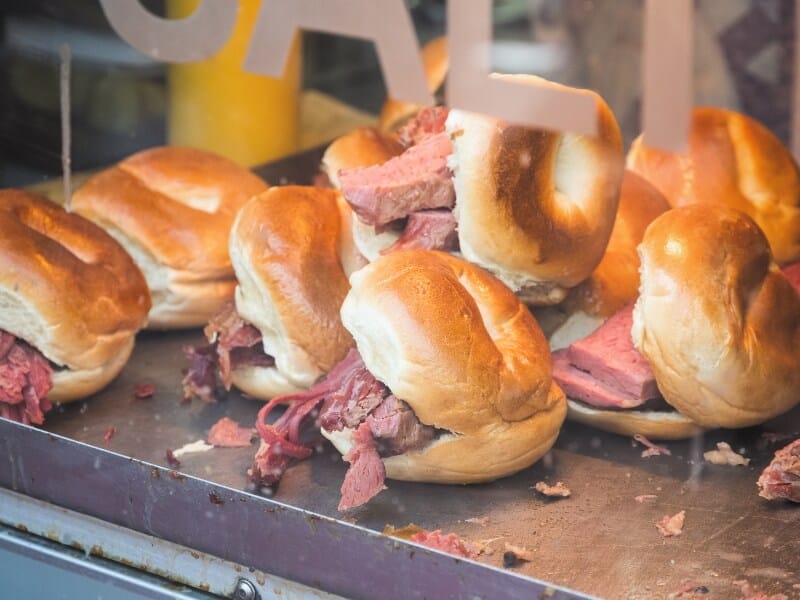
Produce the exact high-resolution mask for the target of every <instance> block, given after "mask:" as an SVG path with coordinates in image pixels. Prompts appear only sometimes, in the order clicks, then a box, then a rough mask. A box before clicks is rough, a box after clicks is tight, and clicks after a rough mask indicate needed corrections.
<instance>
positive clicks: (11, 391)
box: [0, 189, 150, 425]
mask: <svg viewBox="0 0 800 600" xmlns="http://www.w3.org/2000/svg"><path fill="white" fill-rule="evenodd" d="M149 310H150V293H149V291H148V289H147V284H146V282H145V279H144V276H143V275H142V273H141V271H140V270H139V268H138V267H137V266H136V264H135V263H134V262H133V260H132V259H131V257H130V256H129V255H128V254H127V252H126V251H125V250H124V249H123V248H122V246H121V245H120V244H118V243H117V242H116V241H115V240H114V239H113V238H112V237H111V236H110V235H108V234H107V233H106V232H105V231H103V230H102V229H101V228H100V227H98V226H96V225H95V224H94V223H92V222H91V221H88V220H87V219H84V218H83V217H81V216H80V215H77V214H74V213H68V212H67V211H65V210H64V209H63V208H62V207H60V206H58V205H57V204H55V203H53V202H50V201H49V200H47V199H46V198H44V197H42V196H38V195H35V194H32V193H30V192H26V191H22V190H14V189H4V190H0V416H2V417H5V418H8V419H12V420H15V421H21V422H23V423H28V424H35V425H41V424H42V422H43V421H44V414H45V413H46V412H47V410H49V409H50V408H51V406H52V404H54V403H66V402H71V401H74V400H79V399H82V398H85V397H86V396H89V395H91V394H93V393H94V392H97V391H99V390H100V389H101V388H103V387H105V386H106V385H107V384H108V383H109V382H110V381H111V380H112V379H114V377H116V376H117V374H118V373H119V372H120V371H121V370H122V368H123V367H124V365H125V364H126V362H127V361H128V358H129V357H130V355H131V352H132V350H133V346H134V341H135V336H136V333H137V331H139V330H140V329H141V328H142V327H143V326H144V325H145V323H146V320H147V314H148V311H149Z"/></svg>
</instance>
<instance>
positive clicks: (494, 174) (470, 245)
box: [338, 76, 624, 305]
mask: <svg viewBox="0 0 800 600" xmlns="http://www.w3.org/2000/svg"><path fill="white" fill-rule="evenodd" d="M507 77H513V78H514V79H515V80H520V81H523V82H524V81H526V80H528V79H529V78H532V77H533V76H507ZM537 81H540V80H538V79H537ZM547 84H548V85H550V86H553V87H560V86H558V84H555V83H549V82H548V83H547ZM586 93H588V94H591V95H592V97H593V98H594V100H595V104H596V107H597V123H598V135H597V136H585V135H576V134H572V133H560V132H552V131H546V130H542V129H532V128H527V127H521V126H517V125H513V124H509V123H506V122H503V121H500V120H498V119H495V118H491V117H487V116H482V115H478V114H474V113H468V112H465V111H462V110H457V109H448V108H446V107H433V108H424V109H422V110H420V111H419V112H418V114H417V116H416V117H415V118H414V119H413V120H411V121H410V122H409V123H407V124H406V125H405V126H404V127H403V128H402V129H401V130H400V131H399V132H398V134H397V135H398V139H400V141H401V142H402V143H403V145H404V146H405V148H406V149H405V151H404V152H403V153H402V154H400V155H399V156H395V157H392V158H390V159H389V160H388V161H386V162H384V163H382V164H378V165H373V166H367V167H355V168H351V169H343V170H340V171H339V173H338V180H339V185H340V187H341V190H342V194H343V196H344V198H345V200H347V202H348V203H349V204H350V206H351V207H352V208H353V212H354V224H353V231H354V236H355V241H356V245H357V247H358V249H359V251H360V252H361V253H362V254H363V255H364V256H365V257H366V258H367V259H368V260H375V259H376V258H377V257H379V256H381V255H383V254H386V253H388V252H393V251H397V250H403V249H412V248H421V249H432V250H444V251H449V252H457V253H460V255H461V256H463V257H464V258H465V259H467V260H468V261H470V262H473V263H475V264H478V265H480V266H482V267H484V268H485V269H487V270H489V271H490V272H492V273H493V274H494V275H495V276H496V277H498V278H499V279H500V280H501V281H503V282H504V283H505V284H506V285H508V286H509V287H510V288H511V289H512V290H514V291H515V292H516V293H517V294H518V295H519V296H520V297H521V298H522V299H523V300H524V301H526V302H528V303H530V304H533V305H552V304H556V303H558V302H561V301H562V300H563V299H564V297H565V296H566V294H567V291H568V290H569V289H570V288H572V287H574V286H576V285H578V284H579V283H580V282H581V281H583V280H585V279H586V278H587V277H589V275H591V273H592V271H593V270H594V269H595V267H596V266H597V265H598V264H599V262H600V260H601V258H602V256H603V253H604V251H605V248H606V244H607V243H608V239H609V236H610V235H611V229H612V227H613V224H614V216H615V214H616V211H617V203H618V200H619V193H620V187H621V185H622V172H623V162H624V161H623V152H622V139H621V135H620V131H619V127H618V125H617V122H616V120H615V119H614V116H613V115H612V113H611V111H610V109H609V108H608V106H607V105H606V103H605V102H604V101H603V100H602V98H600V97H599V96H598V95H597V94H594V93H593V92H588V91H587V92H586Z"/></svg>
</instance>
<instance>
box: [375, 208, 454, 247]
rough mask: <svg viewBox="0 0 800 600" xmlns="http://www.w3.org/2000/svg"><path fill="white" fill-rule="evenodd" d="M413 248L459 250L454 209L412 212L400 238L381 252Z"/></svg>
mask: <svg viewBox="0 0 800 600" xmlns="http://www.w3.org/2000/svg"><path fill="white" fill-rule="evenodd" d="M412 248H419V249H422V250H458V233H456V218H455V216H453V211H451V210H421V211H419V212H415V213H411V214H410V215H409V216H408V222H407V223H406V226H405V229H403V233H402V234H401V236H400V238H399V239H398V240H397V241H396V242H395V243H394V244H392V245H391V246H387V247H386V248H384V249H383V250H381V254H388V253H389V252H394V251H395V250H410V249H412Z"/></svg>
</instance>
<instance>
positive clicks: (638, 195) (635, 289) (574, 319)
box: [537, 170, 670, 350]
mask: <svg viewBox="0 0 800 600" xmlns="http://www.w3.org/2000/svg"><path fill="white" fill-rule="evenodd" d="M669 208H670V207H669V204H668V203H667V199H666V198H665V197H664V195H663V194H662V193H661V192H659V191H658V190H657V189H656V188H655V187H654V186H653V185H652V184H650V183H648V182H647V180H645V179H644V178H642V177H640V176H639V175H637V174H636V173H634V172H633V171H630V170H626V171H625V173H624V175H623V177H622V191H621V192H620V197H619V208H618V209H617V217H616V219H615V220H614V228H613V229H612V230H611V237H610V238H609V240H608V246H606V251H605V254H603V259H602V260H601V261H600V264H599V265H597V268H596V269H595V270H594V271H593V272H592V275H591V276H590V277H589V278H588V279H586V280H585V281H583V282H581V283H580V284H578V285H577V286H576V287H574V288H572V289H571V290H570V291H569V294H568V295H567V298H566V299H565V300H564V302H562V303H561V305H560V306H559V307H558V310H560V311H561V312H562V313H563V315H564V318H565V319H566V320H565V321H564V322H563V323H561V324H560V325H559V327H558V329H557V330H556V331H554V332H553V334H552V336H551V337H550V348H551V349H553V350H557V349H560V348H566V347H567V346H569V345H570V344H571V343H572V342H574V341H576V340H578V339H580V338H584V337H586V336H587V335H589V334H590V333H592V331H594V330H595V329H597V328H598V327H599V326H600V325H602V324H603V322H604V321H605V320H606V319H607V318H608V317H610V316H611V315H613V314H614V313H615V312H617V311H618V310H621V309H622V308H623V307H624V306H625V305H627V304H630V303H632V302H635V301H636V298H637V297H638V296H639V254H638V252H637V250H636V249H637V246H638V245H639V243H640V242H641V241H642V238H643V237H644V232H645V230H646V229H647V226H648V225H649V224H650V223H651V222H652V221H653V219H655V218H656V217H657V216H658V215H660V214H662V213H664V212H666V211H667V210H669ZM537 316H538V315H537Z"/></svg>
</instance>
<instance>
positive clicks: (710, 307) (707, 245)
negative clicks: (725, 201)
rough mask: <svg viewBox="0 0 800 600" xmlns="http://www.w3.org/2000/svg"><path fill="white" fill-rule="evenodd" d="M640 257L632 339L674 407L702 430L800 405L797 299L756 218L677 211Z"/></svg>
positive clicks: (657, 227) (716, 210)
mask: <svg viewBox="0 0 800 600" xmlns="http://www.w3.org/2000/svg"><path fill="white" fill-rule="evenodd" d="M639 254H640V256H641V261H642V270H641V277H642V280H641V288H640V295H639V299H638V301H637V303H636V308H635V310H634V314H633V328H632V330H631V335H632V337H633V341H634V344H635V345H636V347H637V348H638V349H639V351H640V352H641V353H642V354H643V355H644V356H645V357H646V358H647V359H648V361H649V362H650V364H651V366H652V368H653V371H654V373H655V376H656V381H657V383H658V388H659V390H660V391H661V393H662V394H663V396H664V399H665V400H666V401H667V402H668V403H669V404H671V405H672V406H673V407H675V408H676V409H677V410H678V411H680V412H681V413H683V414H684V415H686V416H687V417H689V418H690V419H692V420H693V421H695V422H696V423H698V424H699V425H702V426H703V427H746V426H750V425H755V424H758V423H762V422H763V421H766V420H767V419H769V418H771V417H774V416H776V415H779V414H781V413H783V412H786V411H788V410H789V409H790V408H792V407H793V406H795V405H796V404H797V403H798V402H799V401H800V393H798V390H800V296H799V295H798V294H797V292H796V291H795V289H794V288H793V287H792V285H791V284H790V283H789V281H788V280H787V279H786V278H785V277H784V275H783V274H782V273H781V272H780V269H779V268H778V266H777V264H775V262H774V261H773V258H772V254H771V252H770V247H769V243H768V242H767V239H766V237H765V236H764V233H763V232H762V231H761V230H760V229H759V227H758V225H756V223H755V222H754V221H753V220H752V219H751V218H750V217H748V216H747V215H745V214H744V213H741V212H739V211H736V210H733V209H730V208H726V207H722V206H715V205H710V204H693V205H688V206H683V207H680V208H676V209H672V210H670V211H668V212H666V213H664V214H663V215H661V216H660V217H658V218H657V219H656V220H655V221H653V223H652V224H651V225H650V227H648V229H647V232H646V233H645V237H644V240H643V242H642V244H641V246H640V248H639Z"/></svg>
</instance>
